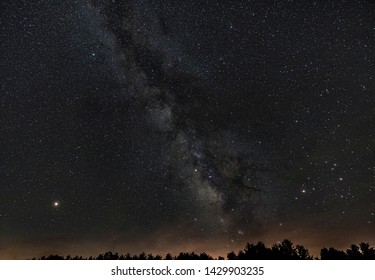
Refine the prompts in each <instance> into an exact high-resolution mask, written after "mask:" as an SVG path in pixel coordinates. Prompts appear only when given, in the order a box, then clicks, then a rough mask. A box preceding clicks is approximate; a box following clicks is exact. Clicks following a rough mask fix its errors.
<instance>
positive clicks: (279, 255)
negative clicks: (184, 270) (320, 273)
mask: <svg viewBox="0 0 375 280" xmlns="http://www.w3.org/2000/svg"><path fill="white" fill-rule="evenodd" d="M36 259H37V258H33V260H36ZM225 259H227V260H313V259H316V260H318V259H321V260H375V249H374V248H373V247H370V245H369V244H368V243H360V244H359V245H355V244H353V245H351V246H350V247H349V248H348V249H347V250H345V251H341V250H337V249H335V248H332V247H330V248H329V249H327V248H322V249H321V250H320V258H318V257H313V256H311V255H310V254H309V251H308V250H307V249H306V248H305V247H304V246H302V245H296V246H294V244H293V243H292V242H291V241H290V240H287V239H285V240H284V241H282V242H280V243H277V244H273V245H272V246H271V247H266V246H265V244H264V243H262V242H258V243H257V244H250V243H247V244H246V246H245V248H244V249H243V250H240V251H238V252H237V253H235V252H234V251H232V252H229V253H228V254H227V256H226V258H224V257H221V256H219V257H217V258H213V257H212V256H210V255H208V254H206V253H204V252H203V253H200V254H196V253H194V252H191V253H188V252H181V253H179V254H178V255H176V256H172V255H171V254H169V253H168V254H166V255H165V256H164V257H162V256H160V255H155V256H154V255H152V254H146V253H141V254H139V255H131V254H129V253H127V254H121V255H119V254H118V253H117V252H116V253H113V252H106V253H104V254H99V255H98V256H90V257H82V256H74V257H72V256H70V255H68V256H65V257H64V256H59V255H50V256H43V257H41V258H38V260H225Z"/></svg>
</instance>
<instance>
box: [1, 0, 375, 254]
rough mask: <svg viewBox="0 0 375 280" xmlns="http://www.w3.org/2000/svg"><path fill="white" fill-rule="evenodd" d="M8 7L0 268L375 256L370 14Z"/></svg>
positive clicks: (306, 5)
mask: <svg viewBox="0 0 375 280" xmlns="http://www.w3.org/2000/svg"><path fill="white" fill-rule="evenodd" d="M1 5H2V10H3V11H4V16H2V19H1V21H2V24H1V26H2V27H1V34H0V35H1V37H0V41H1V52H0V53H1V55H0V62H1V67H2V68H1V72H0V73H1V81H2V83H1V99H0V105H1V116H0V133H1V138H0V155H1V159H2V160H1V166H0V179H1V180H0V182H1V185H2V195H1V197H0V229H1V231H0V242H1V243H0V256H1V257H2V258H26V257H31V256H38V255H41V254H47V253H54V254H55V253H61V254H68V253H69V254H95V253H98V252H101V251H104V250H118V251H132V252H141V251H152V252H156V253H164V252H167V251H176V252H177V251H180V250H184V249H185V250H195V251H208V252H212V253H214V254H216V253H217V254H222V253H223V252H226V251H228V250H232V249H233V250H236V249H238V248H239V247H241V246H243V244H244V242H246V241H258V240H263V241H264V242H266V243H267V242H268V243H270V242H277V241H279V240H281V239H284V238H290V239H291V240H292V241H295V242H302V243H303V244H304V245H306V246H307V247H308V248H309V247H310V248H312V249H313V250H315V249H316V248H318V247H319V246H337V247H340V246H343V247H346V246H347V245H348V244H351V243H353V242H360V241H367V242H370V243H371V242H374V240H373V236H375V227H374V222H375V220H374V219H375V217H374V209H375V207H374V206H375V205H374V198H375V196H374V192H375V186H374V178H375V151H374V147H375V140H374V139H375V137H374V119H375V111H374V108H375V106H374V105H375V98H374V94H375V92H374V90H375V83H374V73H373V69H374V68H375V67H374V66H375V53H374V50H375V46H374V38H375V22H374V18H375V17H374V13H375V10H374V8H375V6H374V4H373V3H372V2H371V1H359V0H358V1H350V2H349V1H328V2H327V3H320V2H314V1H312V2H311V1H281V2H280V1H279V2H274V1H225V3H222V1H201V2H195V1H194V2H186V1H156V0H149V1H117V0H112V1H104V0H97V1H88V0H87V1H79V2H77V1H68V0H67V1H39V2H38V3H15V2H12V1H5V2H3V3H2V4H1ZM314 252H316V251H314Z"/></svg>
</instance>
